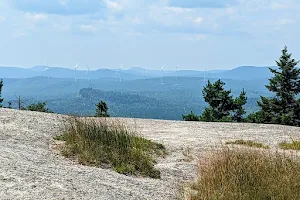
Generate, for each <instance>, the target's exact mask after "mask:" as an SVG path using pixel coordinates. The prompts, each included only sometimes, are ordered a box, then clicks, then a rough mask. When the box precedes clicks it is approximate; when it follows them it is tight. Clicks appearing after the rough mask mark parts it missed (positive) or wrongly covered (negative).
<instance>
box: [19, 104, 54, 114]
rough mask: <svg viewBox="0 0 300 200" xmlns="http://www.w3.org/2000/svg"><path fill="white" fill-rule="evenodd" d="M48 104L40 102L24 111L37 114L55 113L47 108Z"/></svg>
mask: <svg viewBox="0 0 300 200" xmlns="http://www.w3.org/2000/svg"><path fill="white" fill-rule="evenodd" d="M46 105H47V103H46V102H38V103H33V104H30V105H29V106H27V107H25V108H22V110H30V111H36V112H45V113H53V112H52V111H51V110H49V109H48V108H47V107H46Z"/></svg>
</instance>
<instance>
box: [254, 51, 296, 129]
mask: <svg viewBox="0 0 300 200" xmlns="http://www.w3.org/2000/svg"><path fill="white" fill-rule="evenodd" d="M291 56H292V54H290V53H288V50H287V47H284V49H283V50H282V55H281V57H280V59H279V61H276V63H277V66H278V69H272V68H269V69H270V71H271V72H272V73H273V74H274V77H273V78H271V79H269V85H266V88H267V89H268V90H269V91H271V92H274V93H275V97H272V98H267V97H262V96H261V102H258V105H259V106H260V108H261V110H260V111H259V112H260V114H259V116H263V117H264V118H263V119H262V120H261V121H262V122H264V123H276V124H285V125H296V126H299V125H300V122H299V119H300V109H299V108H300V104H299V100H297V99H296V96H297V95H298V94H299V93H300V76H299V75H300V69H299V68H296V65H297V64H298V63H299V61H295V59H292V58H291Z"/></svg>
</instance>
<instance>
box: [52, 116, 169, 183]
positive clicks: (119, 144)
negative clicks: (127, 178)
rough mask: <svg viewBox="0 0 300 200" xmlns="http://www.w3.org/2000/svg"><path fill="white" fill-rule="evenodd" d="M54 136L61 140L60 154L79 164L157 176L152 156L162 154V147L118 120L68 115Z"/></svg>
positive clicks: (132, 173) (164, 151)
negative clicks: (63, 130) (64, 125)
mask: <svg viewBox="0 0 300 200" xmlns="http://www.w3.org/2000/svg"><path fill="white" fill-rule="evenodd" d="M55 139H58V140H63V141H65V147H64V148H63V149H62V153H63V155H65V156H66V157H75V158H77V159H78V161H79V163H81V164H83V165H89V166H98V167H111V168H114V169H115V170H116V171H117V172H119V173H122V174H131V175H141V176H149V177H152V178H160V171H159V170H157V169H155V168H154V164H155V156H163V155H165V154H166V150H165V147H164V146H163V145H161V144H158V143H154V142H151V141H150V140H147V139H144V138H141V137H138V136H137V135H136V134H135V133H134V132H132V131H130V130H128V128H127V127H126V126H124V125H122V124H121V123H117V122H112V121H108V120H106V119H103V120H80V119H78V118H72V119H71V120H70V121H68V122H67V124H66V131H65V133H64V134H63V135H61V136H56V137H55Z"/></svg>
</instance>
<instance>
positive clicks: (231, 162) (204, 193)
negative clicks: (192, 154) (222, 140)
mask: <svg viewBox="0 0 300 200" xmlns="http://www.w3.org/2000/svg"><path fill="white" fill-rule="evenodd" d="M198 173H199V176H198V180H197V182H196V183H195V184H194V185H193V187H192V189H193V190H194V194H193V195H191V197H190V199H192V200H200V199H201V200H215V199H218V200H231V199H237V200H239V199H241V200H250V199H251V200H261V199H262V200H269V199H270V200H273V199H274V200H275V199H276V200H287V199H289V200H296V199H300V163H299V162H298V161H297V160H296V158H295V157H293V158H292V157H289V158H288V157H284V156H283V155H280V154H279V153H269V154H268V153H266V152H262V151H258V150H255V151H253V150H249V149H248V150H245V149H230V148H223V149H222V150H218V151H217V152H214V153H212V155H210V156H209V157H208V158H207V160H206V162H205V163H199V171H198Z"/></svg>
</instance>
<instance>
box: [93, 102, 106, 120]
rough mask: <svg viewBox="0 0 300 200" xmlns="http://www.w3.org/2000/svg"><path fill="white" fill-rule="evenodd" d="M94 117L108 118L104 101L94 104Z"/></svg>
mask: <svg viewBox="0 0 300 200" xmlns="http://www.w3.org/2000/svg"><path fill="white" fill-rule="evenodd" d="M96 106H97V108H96V115H95V117H109V114H108V113H107V111H108V106H107V104H106V103H105V102H104V101H100V102H99V103H98V104H96Z"/></svg>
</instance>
